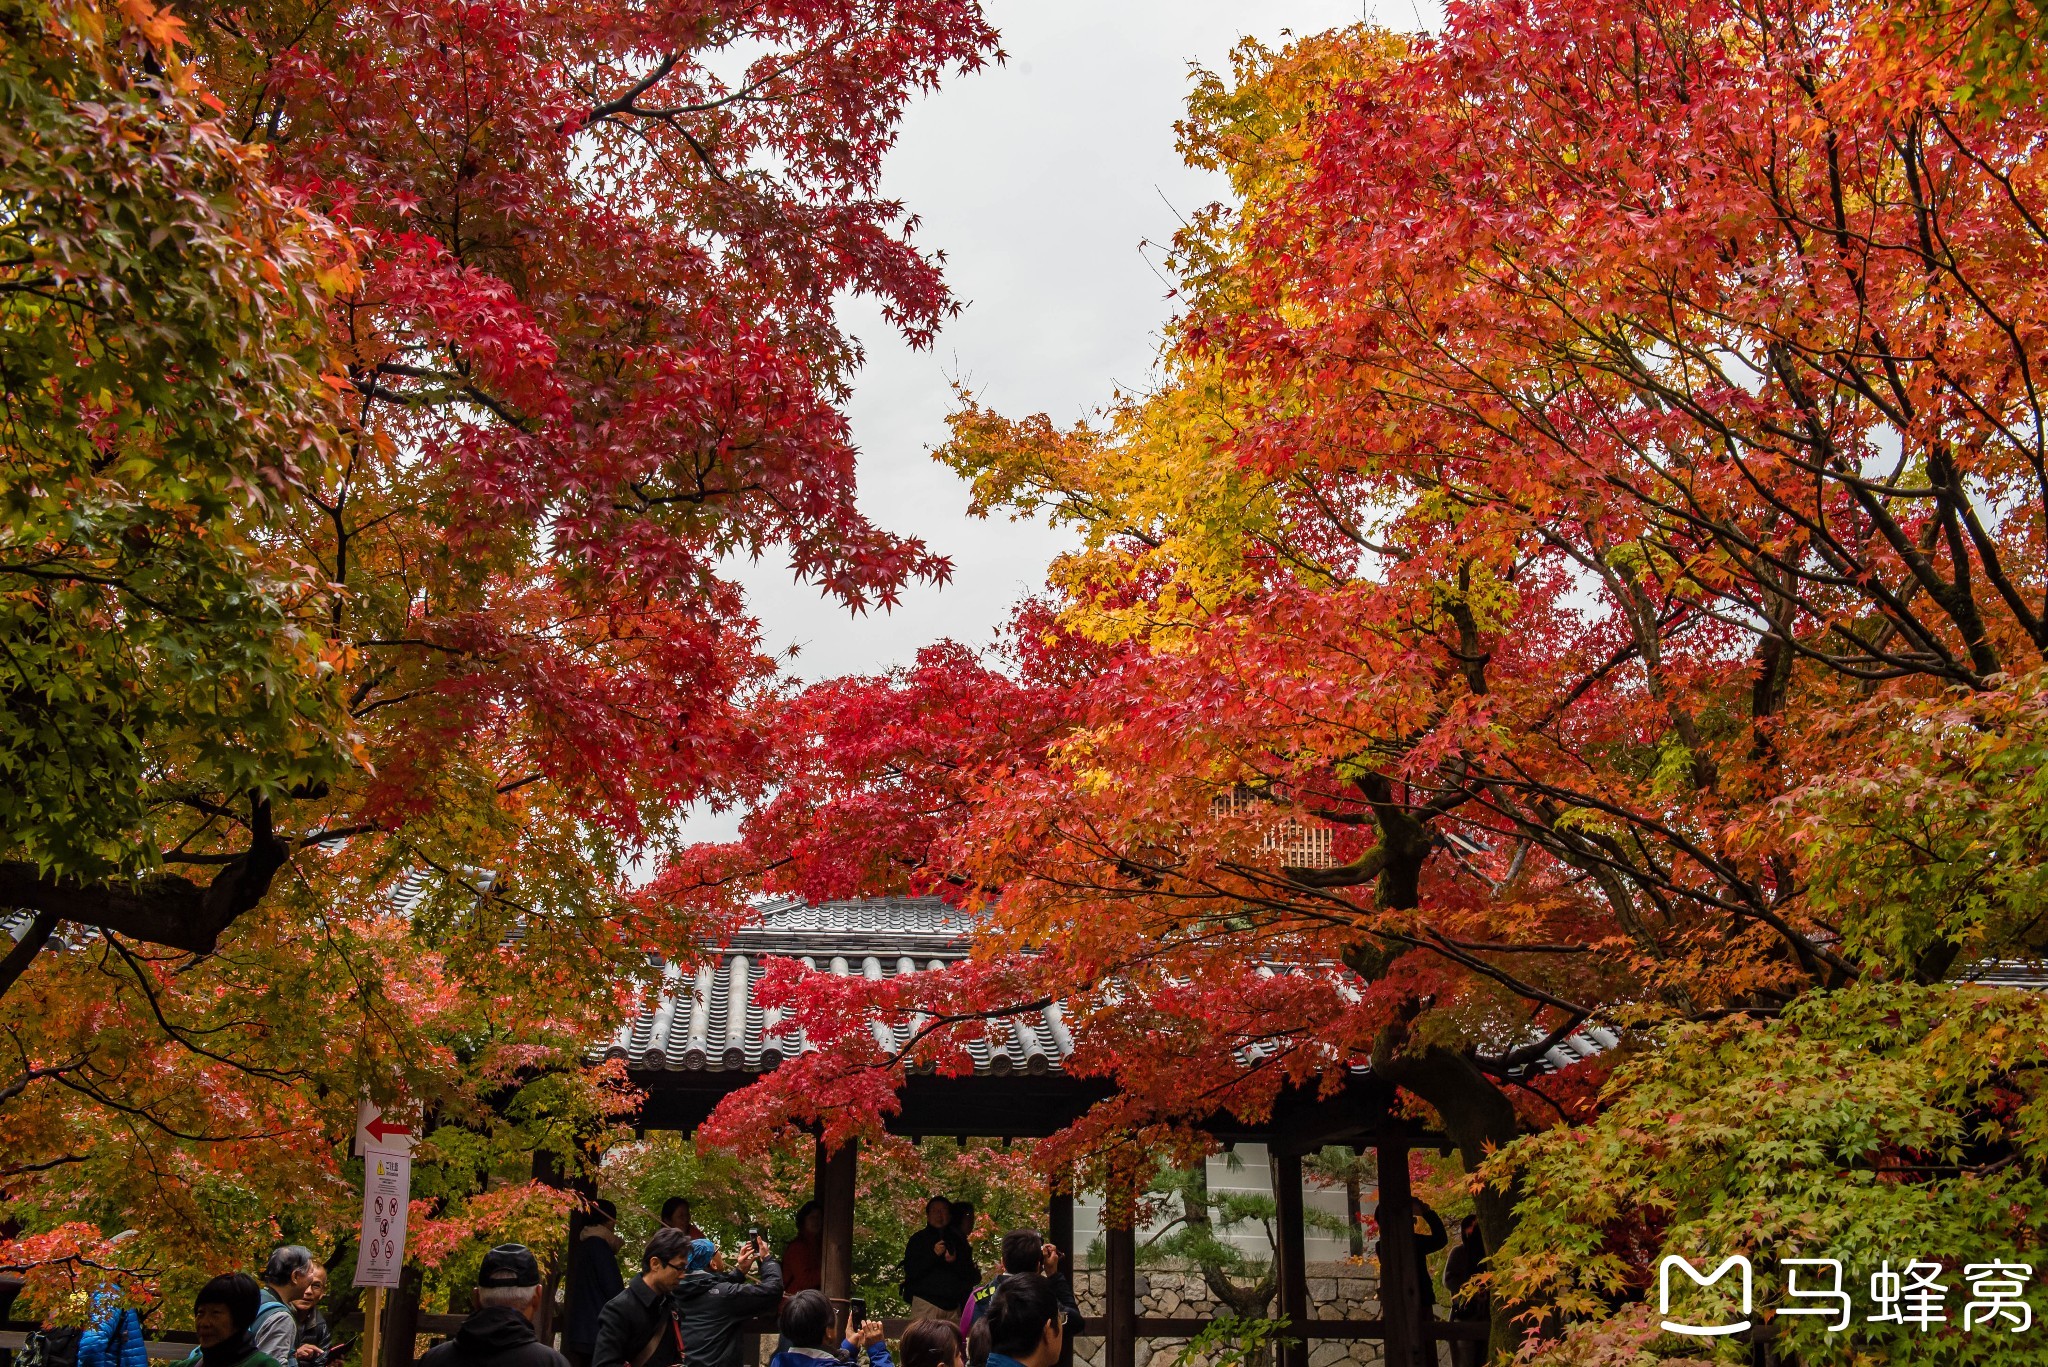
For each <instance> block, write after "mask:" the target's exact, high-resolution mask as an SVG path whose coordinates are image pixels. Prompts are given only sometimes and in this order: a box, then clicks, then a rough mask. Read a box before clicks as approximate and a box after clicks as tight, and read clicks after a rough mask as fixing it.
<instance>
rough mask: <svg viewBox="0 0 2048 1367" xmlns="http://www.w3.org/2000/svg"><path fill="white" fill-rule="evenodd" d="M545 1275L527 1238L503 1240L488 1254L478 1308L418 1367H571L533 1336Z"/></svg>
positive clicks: (476, 1296)
mask: <svg viewBox="0 0 2048 1367" xmlns="http://www.w3.org/2000/svg"><path fill="white" fill-rule="evenodd" d="M540 1281H541V1278H540V1262H539V1261H538V1260H537V1259H536V1258H535V1257H534V1256H533V1252H532V1250H530V1249H528V1248H527V1247H526V1245H525V1244H499V1245H498V1246H497V1247H496V1248H494V1249H492V1250H491V1251H490V1252H488V1253H486V1254H484V1262H483V1266H482V1267H480V1268H478V1269H477V1274H476V1290H475V1291H474V1292H472V1293H471V1297H470V1300H471V1304H473V1305H474V1306H475V1307H476V1312H475V1313H474V1314H472V1315H471V1316H470V1317H469V1318H468V1319H466V1320H464V1321H463V1322H462V1327H461V1328H460V1329H458V1330H456V1331H455V1337H454V1338H452V1339H449V1340H448V1341H447V1342H445V1343H437V1344H435V1345H434V1346H433V1347H432V1348H429V1349H428V1350H427V1351H426V1353H425V1355H424V1356H422V1357H421V1358H420V1363H419V1367H569V1360H568V1359H567V1358H565V1357H563V1356H562V1355H561V1354H560V1353H558V1352H556V1351H555V1350H554V1349H552V1348H550V1347H548V1346H547V1345H546V1344H545V1343H542V1342H540V1341H539V1340H538V1339H536V1338H535V1337H534V1336H533V1317H534V1316H535V1315H536V1314H538V1313H540V1294H541V1293H540Z"/></svg>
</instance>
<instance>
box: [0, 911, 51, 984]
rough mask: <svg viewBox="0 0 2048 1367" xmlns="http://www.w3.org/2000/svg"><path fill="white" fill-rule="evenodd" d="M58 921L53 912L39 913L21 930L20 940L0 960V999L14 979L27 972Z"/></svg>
mask: <svg viewBox="0 0 2048 1367" xmlns="http://www.w3.org/2000/svg"><path fill="white" fill-rule="evenodd" d="M60 919H62V918H60V917H59V916H58V915H57V914H56V913H55V912H49V911H39V912H37V913H36V915H35V919H33V920H31V921H30V922H29V923H28V925H26V926H25V927H23V928H22V932H21V938H20V939H18V940H16V941H15V942H14V948H12V949H10V950H8V951H7V957H6V958H5V959H0V997H4V996H6V995H7V989H8V988H10V987H12V986H14V982H15V979H17V978H19V977H20V976H21V975H22V974H24V973H26V972H28V966H29V965H30V964H31V963H33V962H34V961H35V957H36V955H37V954H39V953H41V952H42V948H43V946H44V945H46V944H48V943H49V941H50V936H51V935H52V934H53V933H55V931H56V929H57V922H58V921H59V920H60Z"/></svg>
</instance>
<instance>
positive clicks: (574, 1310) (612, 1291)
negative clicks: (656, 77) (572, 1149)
mask: <svg viewBox="0 0 2048 1367" xmlns="http://www.w3.org/2000/svg"><path fill="white" fill-rule="evenodd" d="M618 1221H619V1208H618V1207H617V1206H615V1205H613V1204H612V1203H611V1202H610V1201H598V1202H595V1203H593V1204H592V1206H591V1208H590V1211H589V1213H588V1214H587V1215H585V1216H584V1218H583V1228H582V1230H581V1231H579V1232H578V1234H577V1236H576V1239H575V1241H574V1242H573V1243H571V1244H570V1246H569V1305H568V1311H567V1313H566V1314H564V1315H563V1316H562V1355H563V1356H564V1357H566V1358H568V1359H569V1361H570V1362H571V1363H572V1364H574V1367H590V1356H591V1354H592V1353H593V1352H594V1351H596V1348H597V1317H598V1315H600V1314H601V1313H603V1311H604V1308H605V1306H606V1305H607V1304H609V1303H610V1302H611V1299H612V1297H614V1296H616V1295H618V1294H619V1293H620V1292H621V1291H624V1290H625V1289H626V1279H625V1278H623V1277H621V1276H620V1275H619V1252H618V1250H619V1236H618V1235H617V1234H616V1233H615V1232H614V1229H613V1227H614V1226H615V1225H617V1224H618Z"/></svg>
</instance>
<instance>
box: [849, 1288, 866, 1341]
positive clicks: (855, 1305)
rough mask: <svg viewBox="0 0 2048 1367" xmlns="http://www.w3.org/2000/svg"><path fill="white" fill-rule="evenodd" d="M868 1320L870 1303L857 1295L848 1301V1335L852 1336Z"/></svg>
mask: <svg viewBox="0 0 2048 1367" xmlns="http://www.w3.org/2000/svg"><path fill="white" fill-rule="evenodd" d="M867 1322H868V1303H867V1302H866V1301H864V1300H862V1299H861V1298H860V1297H859V1296H855V1297H854V1298H853V1299H852V1300H849V1301H848V1302H847V1303H846V1336H847V1337H848V1338H852V1337H853V1336H854V1335H855V1334H857V1333H859V1332H860V1327H861V1326H862V1325H863V1324H866V1323H867Z"/></svg>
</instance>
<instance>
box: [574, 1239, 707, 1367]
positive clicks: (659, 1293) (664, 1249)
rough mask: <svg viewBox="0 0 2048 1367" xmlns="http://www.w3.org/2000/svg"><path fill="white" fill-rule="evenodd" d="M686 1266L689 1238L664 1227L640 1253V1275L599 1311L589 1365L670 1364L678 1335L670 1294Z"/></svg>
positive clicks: (655, 1366) (678, 1342)
mask: <svg viewBox="0 0 2048 1367" xmlns="http://www.w3.org/2000/svg"><path fill="white" fill-rule="evenodd" d="M689 1266H690V1236H689V1234H688V1233H687V1232H685V1231H683V1230H680V1229H675V1228H672V1227H670V1226H667V1225H664V1226H662V1227H661V1228H660V1229H657V1230H655V1231H654V1237H653V1238H651V1239H649V1240H648V1241H647V1251H646V1252H644V1253H642V1254H641V1255H640V1275H639V1276H637V1277H635V1278H633V1280H632V1281H630V1282H627V1283H626V1289H625V1290H624V1291H621V1292H620V1293H619V1294H618V1295H616V1296H614V1297H612V1298H611V1299H610V1300H608V1301H606V1302H605V1304H604V1309H602V1310H600V1311H598V1314H597V1346H596V1347H595V1348H593V1349H592V1350H591V1352H590V1367H672V1365H673V1364H674V1363H675V1362H677V1361H678V1360H679V1359H680V1358H681V1357H682V1353H681V1348H682V1339H681V1337H680V1331H679V1330H678V1329H677V1326H676V1317H675V1307H674V1305H673V1303H672V1302H671V1301H670V1299H669V1295H670V1293H671V1292H673V1291H674V1290H675V1289H676V1283H678V1282H680V1281H681V1280H682V1279H683V1274H684V1273H685V1272H687V1271H688V1270H689Z"/></svg>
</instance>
